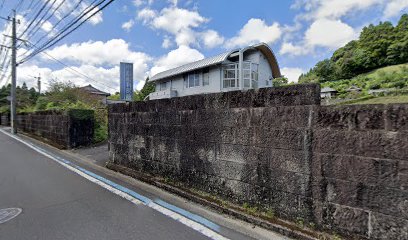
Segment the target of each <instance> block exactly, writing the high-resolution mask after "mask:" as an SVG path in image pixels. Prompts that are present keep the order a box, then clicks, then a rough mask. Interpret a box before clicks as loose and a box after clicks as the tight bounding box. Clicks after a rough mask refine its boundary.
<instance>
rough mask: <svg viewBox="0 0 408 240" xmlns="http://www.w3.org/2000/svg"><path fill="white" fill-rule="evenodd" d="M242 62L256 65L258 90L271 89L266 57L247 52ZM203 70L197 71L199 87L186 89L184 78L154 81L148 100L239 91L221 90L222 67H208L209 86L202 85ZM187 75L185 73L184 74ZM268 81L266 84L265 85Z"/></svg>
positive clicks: (270, 72) (237, 88)
mask: <svg viewBox="0 0 408 240" xmlns="http://www.w3.org/2000/svg"><path fill="white" fill-rule="evenodd" d="M244 61H251V63H255V64H258V88H264V87H271V86H272V81H269V79H271V78H272V69H271V67H270V66H269V62H268V60H267V59H266V57H265V56H264V55H263V54H262V53H261V52H260V51H248V52H246V53H245V54H244ZM203 70H204V69H200V70H197V71H196V73H198V75H199V82H200V84H199V86H195V87H186V84H185V80H184V76H181V75H180V76H175V77H172V78H169V79H165V80H159V81H156V92H154V93H152V94H151V95H150V100H153V99H161V98H171V97H175V96H177V97H183V96H189V95H195V94H206V93H217V92H223V91H234V90H239V89H241V88H240V87H235V88H223V75H224V73H223V65H216V66H211V67H209V72H208V74H209V84H208V85H203V78H204V74H203ZM185 75H187V73H186V74H185ZM267 81H268V84H267ZM162 83H166V89H163V88H162V87H161V84H162Z"/></svg>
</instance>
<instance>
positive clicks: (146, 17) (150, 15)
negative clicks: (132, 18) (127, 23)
mask: <svg viewBox="0 0 408 240" xmlns="http://www.w3.org/2000/svg"><path fill="white" fill-rule="evenodd" d="M156 16H157V13H156V12H155V11H154V10H152V9H150V8H143V9H142V10H140V11H139V12H138V13H137V18H138V19H141V20H143V23H144V24H147V23H149V22H150V21H151V20H152V19H154V18H155V17H156Z"/></svg>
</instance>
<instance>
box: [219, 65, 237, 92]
mask: <svg viewBox="0 0 408 240" xmlns="http://www.w3.org/2000/svg"><path fill="white" fill-rule="evenodd" d="M223 73H224V74H223V77H224V78H223V88H236V87H239V81H238V78H239V77H238V76H239V74H238V64H227V65H224V67H223Z"/></svg>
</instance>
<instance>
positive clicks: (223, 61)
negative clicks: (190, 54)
mask: <svg viewBox="0 0 408 240" xmlns="http://www.w3.org/2000/svg"><path fill="white" fill-rule="evenodd" d="M278 77H281V73H280V69H279V65H278V61H277V60H276V57H275V54H274V53H273V52H272V50H271V49H270V48H269V46H268V45H267V44H265V43H260V44H257V45H253V46H249V47H245V48H242V49H236V50H233V51H230V52H227V53H223V54H220V55H217V56H215V57H211V58H206V59H203V60H200V61H196V62H193V63H189V64H186V65H183V66H180V67H177V68H173V69H170V70H167V71H164V72H161V73H158V74H156V75H155V76H153V77H152V78H151V79H150V80H149V81H151V82H155V83H156V91H155V92H154V93H151V94H150V95H149V99H150V100H153V99H163V98H172V97H183V96H188V95H194V94H203V93H216V92H224V91H234V90H245V89H253V88H264V87H272V86H273V85H272V84H273V79H274V78H278Z"/></svg>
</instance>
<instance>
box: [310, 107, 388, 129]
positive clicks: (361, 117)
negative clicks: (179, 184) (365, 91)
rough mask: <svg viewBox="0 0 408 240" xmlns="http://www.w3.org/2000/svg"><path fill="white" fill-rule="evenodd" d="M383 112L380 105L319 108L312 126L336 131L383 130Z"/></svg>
mask: <svg viewBox="0 0 408 240" xmlns="http://www.w3.org/2000/svg"><path fill="white" fill-rule="evenodd" d="M384 112H385V111H384V106H382V105H370V106H364V105H354V106H341V107H332V106H330V107H319V108H316V111H315V114H314V126H316V128H329V129H337V130H384V129H385V118H384Z"/></svg>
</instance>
